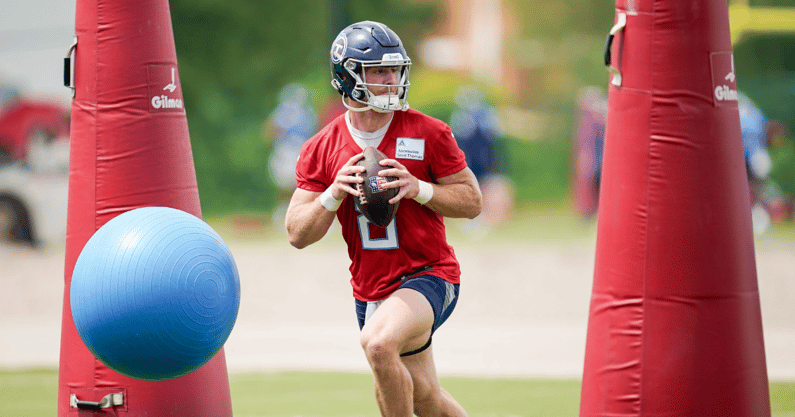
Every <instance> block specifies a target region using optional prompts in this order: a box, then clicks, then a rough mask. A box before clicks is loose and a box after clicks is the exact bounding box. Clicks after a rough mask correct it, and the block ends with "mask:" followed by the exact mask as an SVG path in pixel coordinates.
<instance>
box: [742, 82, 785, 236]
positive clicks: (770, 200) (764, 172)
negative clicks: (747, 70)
mask: <svg viewBox="0 0 795 417" xmlns="http://www.w3.org/2000/svg"><path fill="white" fill-rule="evenodd" d="M737 106H738V109H739V112H740V127H741V130H742V136H743V151H744V153H745V168H746V171H747V173H748V183H749V185H750V192H751V217H752V219H753V225H754V232H755V233H756V234H762V233H764V232H766V231H767V229H768V228H769V227H770V224H771V223H772V222H773V221H774V220H775V221H781V220H787V219H789V218H790V217H791V215H792V214H791V213H792V208H791V205H792V199H791V197H789V198H788V197H787V196H785V195H783V194H782V191H781V188H780V187H779V185H778V184H776V182H775V181H774V180H773V179H772V178H771V176H770V174H771V172H772V170H773V159H772V158H771V155H770V147H771V146H774V147H779V146H781V145H782V143H781V142H782V141H786V136H787V133H786V131H785V128H783V124H781V123H780V122H778V121H771V120H769V119H768V118H767V117H766V116H765V114H764V113H762V110H760V109H759V107H757V105H756V104H755V103H754V102H753V101H752V100H751V99H750V98H748V96H747V95H745V94H744V93H742V92H738V94H737Z"/></svg>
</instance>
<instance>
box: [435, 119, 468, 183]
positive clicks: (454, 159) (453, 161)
mask: <svg viewBox="0 0 795 417" xmlns="http://www.w3.org/2000/svg"><path fill="white" fill-rule="evenodd" d="M439 123H440V124H441V125H442V128H441V129H439V133H438V135H437V137H436V138H434V140H432V141H431V148H432V149H431V151H432V155H433V159H434V163H433V164H431V175H432V176H433V178H434V179H436V178H441V177H446V176H448V175H451V174H455V173H456V172H458V171H461V170H462V169H464V168H466V167H467V163H466V157H465V155H464V151H462V150H461V148H459V147H458V142H456V140H455V138H454V137H453V133H452V131H451V130H450V126H448V125H447V124H445V123H443V122H441V121H440V122H439Z"/></svg>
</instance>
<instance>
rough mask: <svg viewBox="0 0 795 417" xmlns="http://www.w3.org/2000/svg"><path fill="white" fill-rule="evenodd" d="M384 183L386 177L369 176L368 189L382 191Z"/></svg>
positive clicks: (374, 191)
mask: <svg viewBox="0 0 795 417" xmlns="http://www.w3.org/2000/svg"><path fill="white" fill-rule="evenodd" d="M384 184H386V178H384V177H379V176H375V177H370V190H372V192H373V193H380V192H381V191H384V187H383V185H384Z"/></svg>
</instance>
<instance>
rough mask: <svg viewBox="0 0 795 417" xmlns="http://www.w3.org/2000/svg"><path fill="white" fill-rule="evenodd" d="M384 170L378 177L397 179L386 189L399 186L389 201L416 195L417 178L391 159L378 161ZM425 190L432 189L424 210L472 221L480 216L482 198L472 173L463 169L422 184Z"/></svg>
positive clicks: (418, 184)
mask: <svg viewBox="0 0 795 417" xmlns="http://www.w3.org/2000/svg"><path fill="white" fill-rule="evenodd" d="M381 165H385V169H384V170H383V171H381V172H380V173H379V174H380V175H382V176H393V177H397V178H398V179H397V181H393V182H391V183H389V185H386V186H385V187H387V188H392V187H400V191H399V192H398V195H397V196H395V197H394V198H392V199H391V200H389V202H390V203H392V204H394V203H396V202H398V201H399V200H400V199H401V198H412V199H413V198H415V197H417V195H418V194H419V193H420V183H419V180H418V179H417V177H415V176H414V175H411V173H410V172H409V171H408V170H407V169H406V167H405V166H403V164H401V163H400V162H398V161H396V160H394V159H385V160H383V161H381ZM426 184H428V185H425V187H427V186H430V187H432V188H433V194H432V197H431V199H430V200H428V201H427V202H426V203H425V207H428V208H429V209H431V210H433V211H435V212H437V213H439V214H441V215H443V216H446V217H465V218H469V219H474V218H475V217H477V216H478V215H479V214H480V210H481V204H482V199H483V196H482V195H481V193H480V186H479V185H478V180H477V178H475V174H474V173H472V170H471V169H469V167H466V168H464V169H462V170H460V171H458V172H456V173H454V174H450V175H447V176H445V177H441V178H438V179H437V181H436V183H435V184H432V183H426Z"/></svg>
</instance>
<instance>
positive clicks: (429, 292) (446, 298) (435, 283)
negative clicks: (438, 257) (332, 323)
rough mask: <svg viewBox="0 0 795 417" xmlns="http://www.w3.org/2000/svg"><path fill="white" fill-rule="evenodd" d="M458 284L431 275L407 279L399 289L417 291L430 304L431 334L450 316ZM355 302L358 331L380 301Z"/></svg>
mask: <svg viewBox="0 0 795 417" xmlns="http://www.w3.org/2000/svg"><path fill="white" fill-rule="evenodd" d="M458 287H459V285H458V284H451V283H449V282H447V281H445V280H443V279H441V278H439V277H435V276H433V275H418V276H413V277H410V278H408V279H407V280H406V281H404V282H403V283H402V284H401V285H400V287H398V289H400V288H411V289H413V290H415V291H418V292H419V293H421V294H422V295H424V296H425V298H426V299H427V300H428V302H429V303H430V304H431V308H433V315H434V320H433V328H432V329H431V334H433V332H435V331H436V329H438V328H439V326H441V325H442V323H444V322H445V321H446V320H447V319H448V318H449V317H450V314H452V312H453V310H454V309H455V305H456V303H457V302H458ZM355 301H356V317H357V318H358V319H359V329H362V328H363V327H364V322H365V321H366V320H367V319H368V318H370V315H371V314H373V312H375V309H376V308H378V306H379V305H381V303H382V302H383V301H384V300H381V301H360V300H355Z"/></svg>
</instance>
